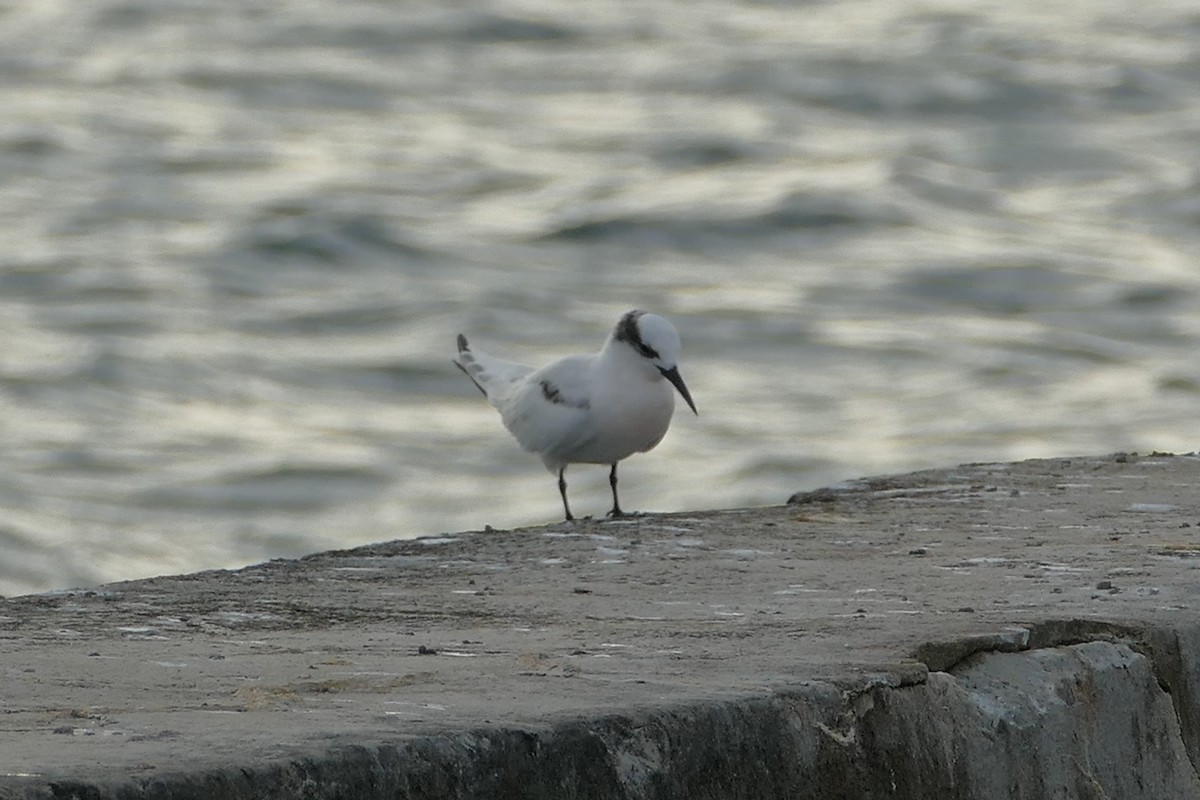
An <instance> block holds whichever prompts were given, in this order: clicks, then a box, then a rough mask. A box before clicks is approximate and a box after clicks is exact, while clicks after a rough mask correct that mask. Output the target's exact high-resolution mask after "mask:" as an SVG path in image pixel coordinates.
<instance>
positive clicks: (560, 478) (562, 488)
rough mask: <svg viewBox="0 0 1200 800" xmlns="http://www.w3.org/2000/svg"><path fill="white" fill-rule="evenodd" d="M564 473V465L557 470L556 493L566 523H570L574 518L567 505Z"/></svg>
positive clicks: (565, 469) (565, 468)
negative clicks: (564, 512)
mask: <svg viewBox="0 0 1200 800" xmlns="http://www.w3.org/2000/svg"><path fill="white" fill-rule="evenodd" d="M614 466H615V465H614ZM566 472H567V467H566V465H565V464H564V465H563V466H561V467H559V468H558V493H559V494H561V495H562V499H563V511H566V512H567V522H570V521H571V520H573V519H575V518H574V517H572V516H571V507H570V506H569V505H567V479H566V477H565V475H566Z"/></svg>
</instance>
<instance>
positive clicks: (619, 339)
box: [453, 309, 700, 522]
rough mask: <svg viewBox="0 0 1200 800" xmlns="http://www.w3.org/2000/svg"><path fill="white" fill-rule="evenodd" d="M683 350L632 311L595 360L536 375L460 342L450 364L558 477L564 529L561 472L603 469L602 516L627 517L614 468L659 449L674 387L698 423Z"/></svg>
mask: <svg viewBox="0 0 1200 800" xmlns="http://www.w3.org/2000/svg"><path fill="white" fill-rule="evenodd" d="M681 349H682V344H681V342H680V339H679V333H678V332H676V330H675V328H674V327H673V326H672V325H671V323H670V322H668V321H667V320H666V319H665V318H663V317H660V316H658V315H657V314H650V313H647V312H645V311H639V310H636V309H635V310H633V311H629V312H627V313H625V314H624V315H623V316H622V317H621V319H620V320H619V321H618V322H617V324H616V326H615V327H614V328H613V329H612V332H611V333H610V334H609V335H608V338H607V339H606V340H605V342H604V346H603V347H602V348H601V349H600V351H599V352H598V353H592V354H589V355H570V356H564V357H563V358H560V359H558V360H556V361H552V362H551V363H549V364H547V365H546V366H544V367H541V368H539V369H535V368H533V367H530V366H526V365H524V364H518V363H515V362H512V361H505V360H503V359H499V358H496V357H494V356H491V355H488V354H487V353H485V352H483V351H482V350H479V349H478V348H475V347H472V346H471V344H470V343H469V342H468V341H467V337H465V336H463V335H462V334H461V333H460V334H459V335H458V353H457V355H455V356H454V358H453V363H454V364H455V366H457V367H458V368H459V369H461V370H462V371H463V372H464V373H465V374H466V376H467V377H468V378H470V379H471V381H472V383H474V384H475V386H476V387H478V389H479V391H481V392H483V395H484V397H486V398H487V399H488V401H489V402H490V403H491V404H492V406H493V407H494V408H495V409H496V410H497V411H499V412H500V419H501V421H502V422H503V423H504V427H505V428H507V429H508V431H509V433H511V434H512V435H513V437H515V438H516V440H517V443H518V444H520V446H521V447H522V448H523V449H524V450H527V451H529V452H531V453H536V454H537V455H539V456H541V459H542V463H543V464H545V465H546V469H548V470H550V472H551V473H552V474H557V475H558V492H559V494H560V495H561V496H562V504H563V511H564V512H565V513H566V518H567V521H568V522H570V521H571V520H573V519H575V517H574V516H572V514H571V504H570V503H569V502H568V501H567V480H566V471H567V465H569V464H607V465H610V467H611V470H610V471H609V475H608V482H609V485H610V486H611V487H612V498H613V506H612V510H611V511H609V512H608V516H609V517H614V518H615V517H622V516H625V515H626V514H625V512H624V511H622V510H621V503H620V500H619V499H618V498H617V464H619V463H620V462H621V461H622V460H624V459H626V458H628V457H629V456H631V455H633V454H634V453H645V452H647V451H649V450H652V449H653V448H654V447H655V446H656V445H657V444H658V443H659V442H661V441H662V439H663V436H665V435H666V433H667V428H668V427H669V426H670V424H671V415H672V414H673V413H674V411H675V394H674V392H673V391H672V388H674V389H675V390H677V391H678V392H679V394H680V395H681V396H682V397H683V399H684V401H685V402H686V403H687V404H688V407H689V408H691V410H692V413H693V414H696V415H697V416H699V414H700V412H699V411H697V410H696V404H695V403H694V402H693V401H692V395H691V393H690V392H689V391H688V388H687V384H685V383H684V382H683V378H682V377H681V376H680V374H679V365H678V363H677V362H678V360H679V354H680V350H681Z"/></svg>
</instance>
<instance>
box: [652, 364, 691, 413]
mask: <svg viewBox="0 0 1200 800" xmlns="http://www.w3.org/2000/svg"><path fill="white" fill-rule="evenodd" d="M658 371H659V372H661V373H662V376H663V377H664V378H666V379H667V380H669V381H670V382H671V385H672V386H674V387H675V388H676V389H678V390H679V393H680V394H681V395H683V399H684V400H686V401H687V404H688V408H690V409H691V410H692V413H693V414H695V415H696V416H697V417H698V416H700V412H699V411H697V410H696V404H695V403H693V402H692V395H691V393H690V392H689V391H688V390H687V384H686V383H684V382H683V378H681V377H679V367H671V368H670V369H663V368H662V367H659V368H658Z"/></svg>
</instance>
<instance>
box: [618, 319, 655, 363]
mask: <svg viewBox="0 0 1200 800" xmlns="http://www.w3.org/2000/svg"><path fill="white" fill-rule="evenodd" d="M645 313H646V312H645V311H630V312H629V313H628V314H626V315H625V316H623V317H621V321H620V322H618V323H617V329H616V332H615V338H616V340H617V341H618V342H625V343H627V344H628V345H629V346H630V347H632V348H633V349H634V350H636V351H638V352H639V353H640V354H642V355H643V356H644V357H646V358H649V359H656V358H658V351H657V350H655V349H654V348H653V347H651V346H650V345H648V344H646V343H645V342H643V341H642V332H641V331H640V330H638V319H640V318H641V316H642V315H643V314H645Z"/></svg>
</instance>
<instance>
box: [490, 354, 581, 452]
mask: <svg viewBox="0 0 1200 800" xmlns="http://www.w3.org/2000/svg"><path fill="white" fill-rule="evenodd" d="M590 360H591V357H590V356H570V357H568V358H564V359H561V360H559V361H556V362H554V363H553V364H550V365H548V366H546V367H543V368H542V369H540V370H537V371H536V372H533V373H530V374H529V375H528V376H526V377H525V378H524V379H522V380H521V381H520V382H519V383H518V384H517V385H515V386H514V387H513V391H512V393H511V394H510V395H509V396H508V397H506V398H504V400H503V401H502V402H500V403H496V404H495V405H496V408H498V409H499V410H500V417H501V419H503V421H504V427H506V428H508V430H509V432H510V433H512V435H513V436H514V437H516V440H517V442H518V443H520V445H521V447H522V448H524V449H525V450H529V451H530V452H534V453H538V454H540V455H541V456H542V460H543V461H545V462H546V464H547V466H550V465H551V464H552V463H557V462H561V461H564V460H565V459H566V458H568V457H569V456H570V455H571V453H573V452H575V451H577V450H579V449H580V448H583V447H586V446H587V445H588V444H590V443H591V442H592V441H594V440H595V438H596V426H595V423H594V417H593V416H592V406H591V401H590V399H589V389H590V386H589V384H588V378H589V375H590V372H589V363H590Z"/></svg>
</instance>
